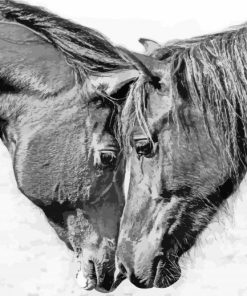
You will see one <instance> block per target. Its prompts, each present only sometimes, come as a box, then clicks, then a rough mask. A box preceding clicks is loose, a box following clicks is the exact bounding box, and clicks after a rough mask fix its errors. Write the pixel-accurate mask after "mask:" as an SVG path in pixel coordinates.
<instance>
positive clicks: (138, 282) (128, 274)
mask: <svg viewBox="0 0 247 296" xmlns="http://www.w3.org/2000/svg"><path fill="white" fill-rule="evenodd" d="M125 278H128V279H129V280H130V282H131V283H132V284H134V285H135V286H136V287H138V288H141V289H145V288H151V287H152V286H151V285H150V286H149V285H148V284H147V283H146V281H143V280H142V279H141V278H139V277H138V276H136V274H135V271H134V270H133V269H131V268H129V266H128V264H123V263H122V262H118V268H117V274H116V276H115V283H114V284H115V285H116V286H117V285H119V284H120V282H122V281H123V280H124V279H125Z"/></svg>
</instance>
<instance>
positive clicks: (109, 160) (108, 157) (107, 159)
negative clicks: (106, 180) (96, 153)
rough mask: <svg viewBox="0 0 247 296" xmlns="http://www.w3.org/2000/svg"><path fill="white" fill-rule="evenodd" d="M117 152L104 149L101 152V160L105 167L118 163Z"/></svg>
mask: <svg viewBox="0 0 247 296" xmlns="http://www.w3.org/2000/svg"><path fill="white" fill-rule="evenodd" d="M116 160H117V157H116V154H115V152H113V151H104V152H101V153H100V162H101V165H102V166H103V167H113V166H115V164H116Z"/></svg>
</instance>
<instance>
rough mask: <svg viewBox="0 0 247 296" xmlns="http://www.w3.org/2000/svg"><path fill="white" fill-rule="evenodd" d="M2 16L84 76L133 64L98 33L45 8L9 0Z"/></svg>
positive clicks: (0, 4)
mask: <svg viewBox="0 0 247 296" xmlns="http://www.w3.org/2000/svg"><path fill="white" fill-rule="evenodd" d="M0 15H1V16H2V17H3V18H4V19H5V20H9V21H12V22H16V23H19V24H22V25H24V26H26V27H28V28H30V29H32V30H33V31H35V32H37V33H38V34H39V35H41V36H42V37H43V38H45V39H46V40H47V41H48V42H50V43H51V44H52V45H53V46H54V47H55V48H57V49H58V50H59V51H61V52H62V53H63V54H64V56H65V57H66V58H67V60H68V62H69V63H72V64H73V65H79V66H80V68H81V70H82V71H83V72H84V74H85V75H86V74H95V75H100V74H101V73H104V72H108V71H114V70H118V69H126V68H130V67H131V65H130V64H129V63H128V62H127V61H126V60H125V59H124V58H123V57H122V56H121V55H120V54H119V52H118V50H117V49H116V48H115V47H114V46H113V45H112V44H111V43H110V42H109V41H108V40H107V39H106V38H105V37H104V36H103V35H101V34H100V33H99V32H97V31H95V30H93V29H90V28H87V27H84V26H81V25H78V24H75V23H72V22H71V21H69V20H66V19H63V18H61V17H58V16H56V15H55V14H52V13H50V12H47V11H46V10H44V9H43V8H40V7H35V6H31V5H28V4H23V3H16V2H14V1H9V0H6V1H4V2H2V1H1V2H0Z"/></svg>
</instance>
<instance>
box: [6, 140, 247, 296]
mask: <svg viewBox="0 0 247 296" xmlns="http://www.w3.org/2000/svg"><path fill="white" fill-rule="evenodd" d="M0 164H1V166H0V194H1V195H0V196H1V197H0V198H1V212H0V237H1V239H0V295H1V296H16V295H18V296H72V295H73V296H81V295H92V296H94V295H100V294H99V293H97V292H94V291H92V292H84V291H81V290H80V289H79V288H78V287H77V285H76V282H75V281H74V265H73V255H72V254H71V253H70V252H69V251H67V249H66V247H65V246H64V245H63V243H62V242H60V241H59V239H58V238H57V237H56V234H55V233H54V231H53V230H52V229H51V227H50V226H49V225H48V223H47V221H46V219H45V217H44V216H43V214H42V213H41V212H40V210H39V209H38V208H36V207H35V206H34V205H32V203H31V202H30V201H29V200H27V198H26V197H24V196H23V195H22V194H21V193H20V192H18V190H17V188H16V184H15V180H14V176H13V172H12V167H11V162H10V157H9V155H8V153H7V151H6V149H5V147H3V145H2V144H1V145H0ZM246 195H247V184H242V186H241V192H240V193H239V194H238V197H237V199H236V198H235V197H234V198H231V199H232V201H234V202H232V204H233V205H234V208H235V209H234V215H232V217H234V218H226V215H225V214H221V215H220V217H221V218H220V219H219V220H220V223H219V222H215V223H213V224H212V225H211V226H210V228H209V229H208V230H207V231H206V232H205V233H204V234H203V237H202V238H201V240H200V243H199V244H198V246H197V247H196V248H194V250H192V252H191V253H190V256H186V258H184V260H183V266H184V276H183V278H182V279H181V280H180V282H179V283H178V284H176V285H174V286H173V287H171V288H168V289H153V290H140V289H137V288H135V287H134V286H132V285H131V284H129V283H128V282H127V281H125V282H123V283H122V284H121V285H120V287H119V288H118V289H117V290H116V291H115V292H113V293H111V294H110V295H115V296H118V295H125V296H130V295H134V296H137V295H140V296H144V295H153V294H155V295H156V296H159V295H160V296H161V295H162V296H168V295H169V296H180V295H182V296H187V295H188V296H191V295H192V296H194V295H200V296H204V295H205V296H209V295H210V296H216V295H217V296H222V295H224V296H228V295H229V296H234V295H239V296H245V295H247V281H246V274H247V248H246V245H247V219H246V214H245V213H246V212H247V199H246ZM234 199H236V200H234ZM230 208H232V212H233V207H230Z"/></svg>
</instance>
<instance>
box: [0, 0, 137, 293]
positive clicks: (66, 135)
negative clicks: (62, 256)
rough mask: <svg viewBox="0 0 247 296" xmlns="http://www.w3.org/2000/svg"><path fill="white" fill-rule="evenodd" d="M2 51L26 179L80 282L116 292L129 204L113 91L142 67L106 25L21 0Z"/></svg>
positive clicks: (10, 125)
mask: <svg viewBox="0 0 247 296" xmlns="http://www.w3.org/2000/svg"><path fill="white" fill-rule="evenodd" d="M0 55H1V59H0V61H1V62H0V63H1V67H0V135H1V140H2V142H3V143H4V145H5V146H6V147H7V149H8V151H9V153H10V155H11V158H12V162H13V169H14V173H15V178H16V181H17V186H18V188H19V190H20V191H21V192H22V193H23V194H24V195H25V196H26V197H27V198H28V199H30V200H31V201H32V202H33V203H34V204H35V205H37V206H38V207H39V208H40V209H41V210H42V211H43V212H44V214H45V215H46V217H47V218H48V222H49V223H50V225H51V226H52V227H53V228H54V229H55V231H56V233H57V234H58V236H59V238H60V239H61V240H63V241H64V242H65V243H66V245H67V247H68V248H69V249H71V250H72V251H73V252H74V253H75V256H76V258H77V260H78V262H79V267H78V270H79V271H78V276H77V277H78V280H79V282H80V285H81V286H82V287H83V288H85V289H88V290H90V289H93V288H95V289H97V290H99V291H103V292H106V291H110V290H111V286H112V283H113V279H114V271H115V264H114V260H115V259H114V256H115V249H116V241H117V236H118V228H119V221H120V216H121V212H122V208H123V203H124V198H123V186H122V182H123V177H124V176H123V169H122V168H123V166H124V160H123V158H122V156H121V155H122V152H121V149H120V148H121V147H120V145H119V143H118V140H117V139H116V138H115V137H114V136H113V134H114V133H113V130H114V128H115V125H114V124H113V123H114V116H115V115H114V114H116V111H117V110H116V109H117V106H116V104H115V102H114V98H115V99H116V98H117V99H119V100H121V96H122V95H123V93H125V92H126V90H125V89H128V85H129V83H130V81H132V80H133V79H136V77H137V76H138V75H139V72H138V71H137V70H136V68H135V67H134V66H133V65H132V64H131V63H130V62H129V61H127V60H126V59H124V58H123V56H121V55H120V54H119V52H118V50H117V49H116V48H115V47H114V46H113V45H112V44H111V43H110V42H109V41H108V40H107V39H106V38H105V37H104V36H103V35H101V34H100V33H98V32H97V31H94V30H92V29H90V28H87V27H83V26H80V25H78V24H74V23H72V22H70V21H68V20H65V19H62V18H60V17H58V16H56V15H54V14H52V13H50V12H47V11H46V10H44V9H41V8H38V7H34V6H30V5H28V4H20V3H16V2H13V1H4V2H1V3H0ZM109 98H111V100H109Z"/></svg>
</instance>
